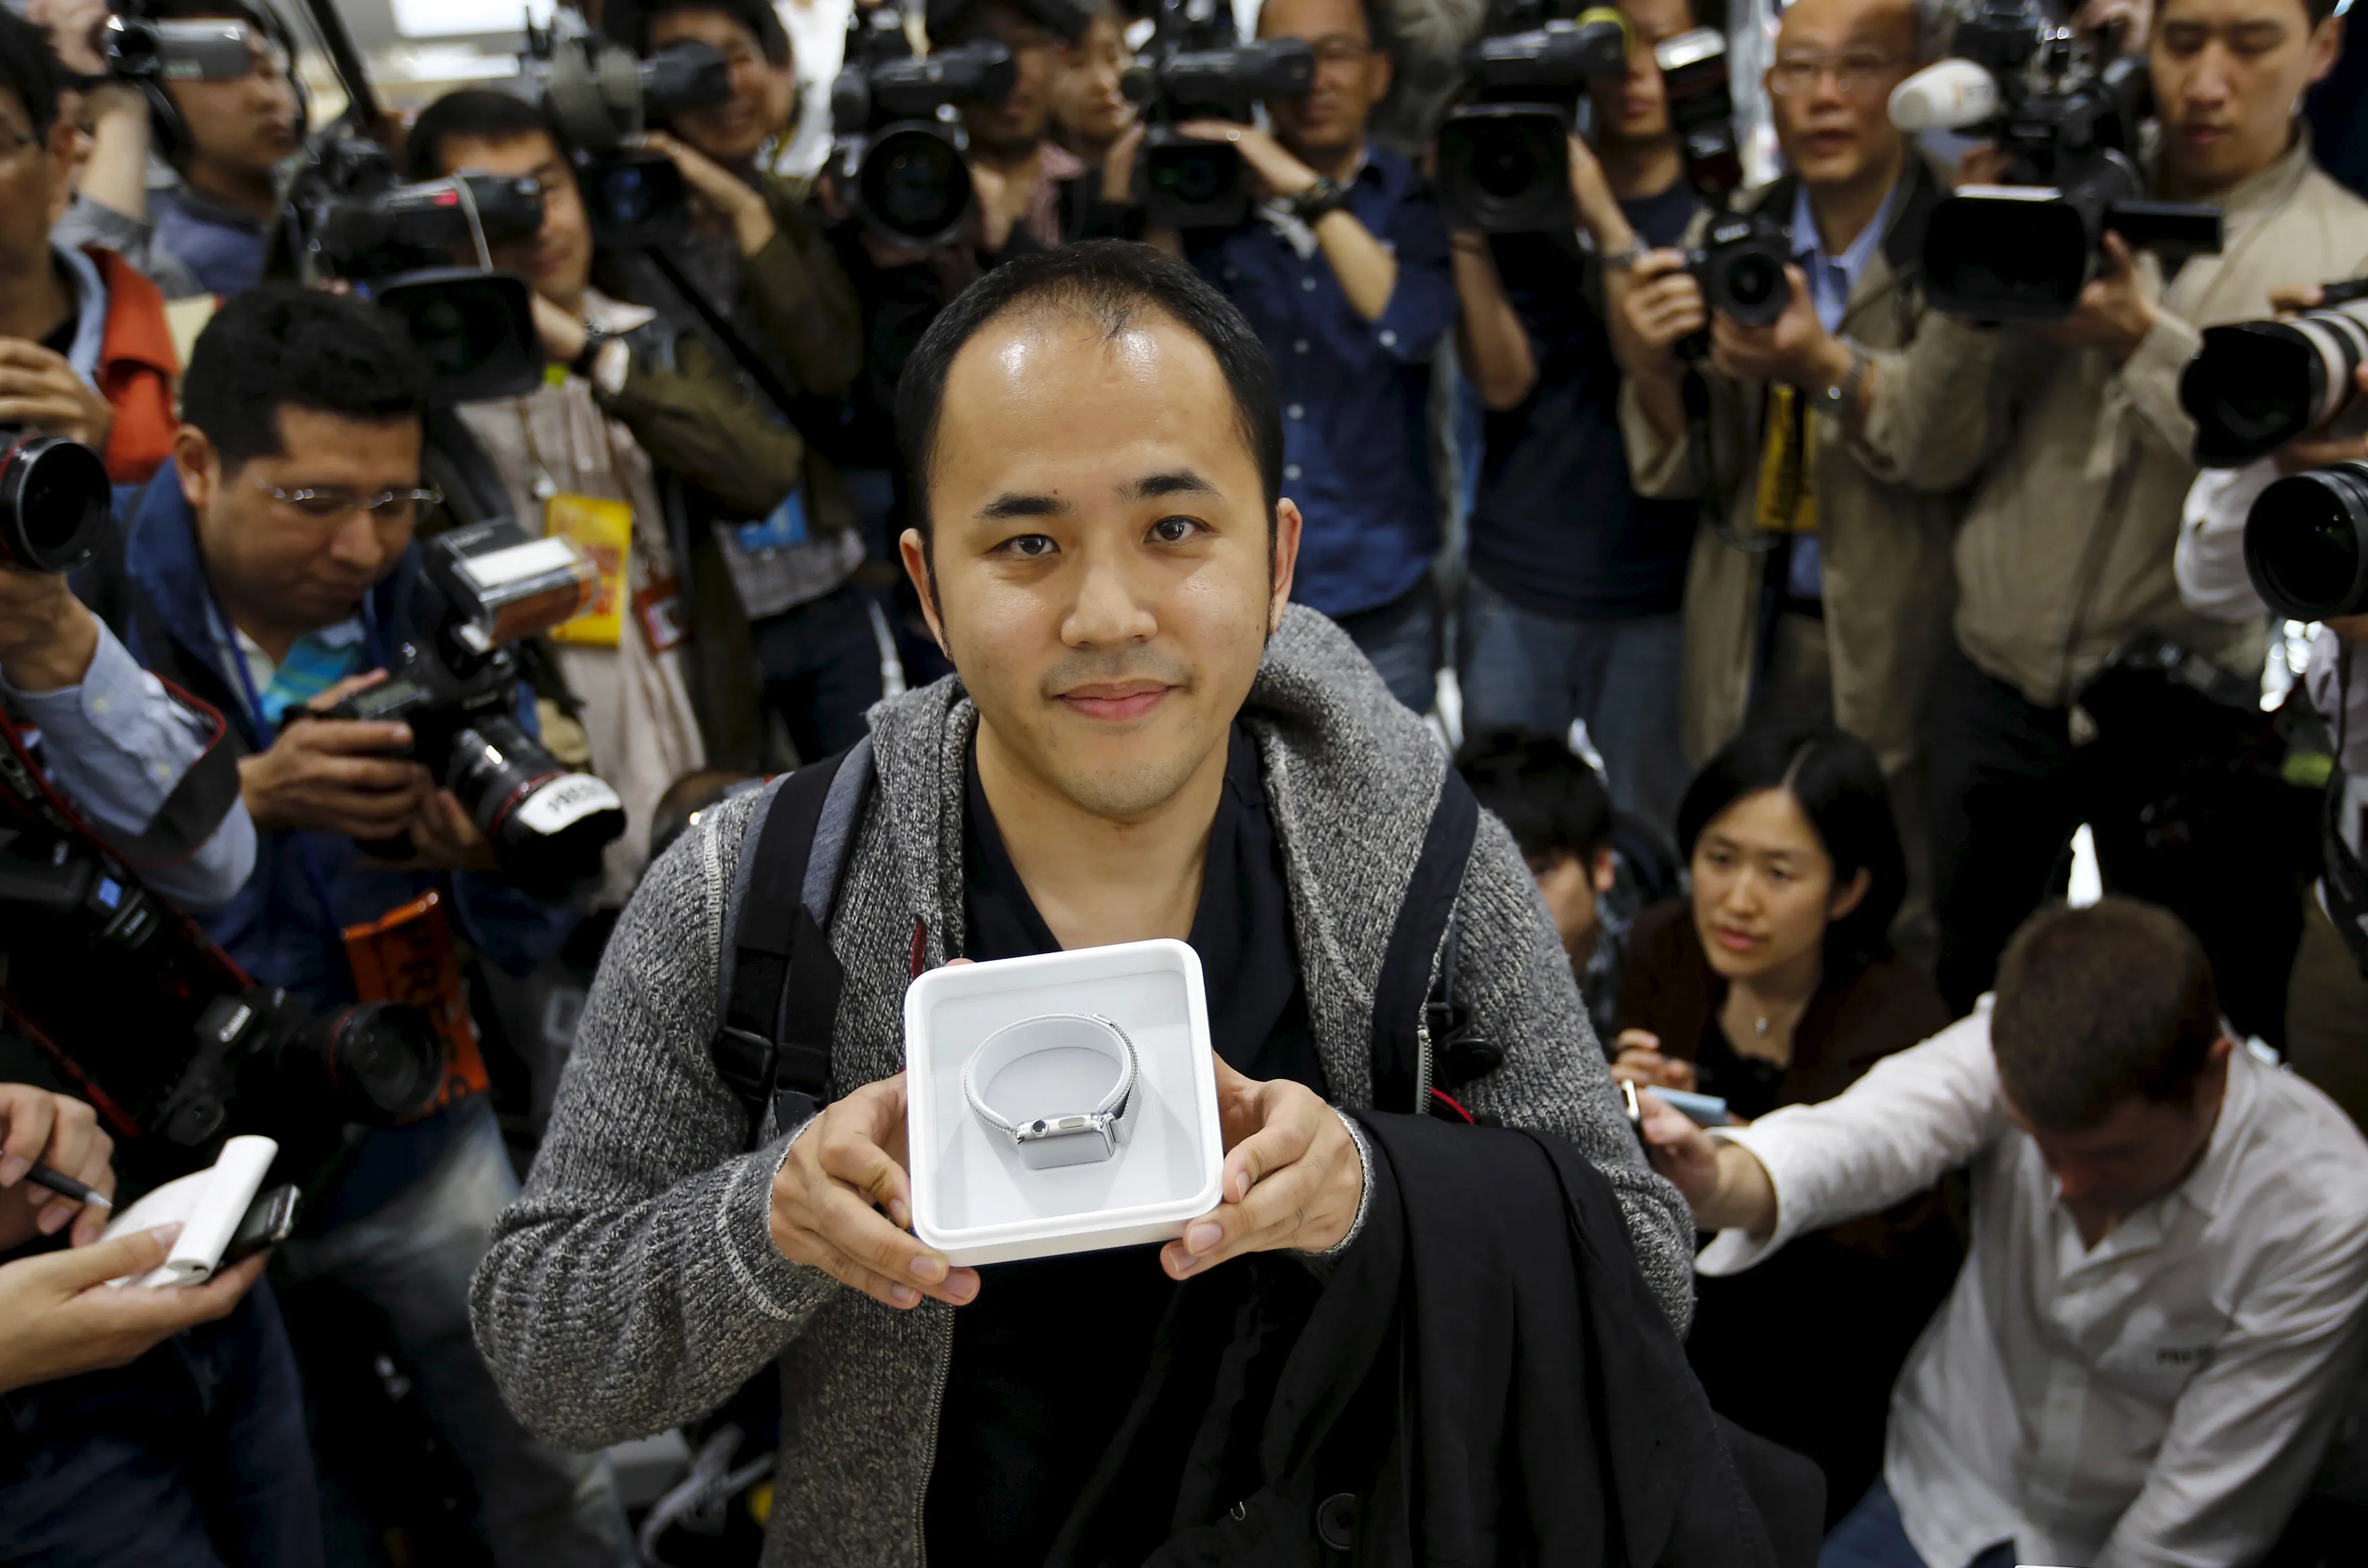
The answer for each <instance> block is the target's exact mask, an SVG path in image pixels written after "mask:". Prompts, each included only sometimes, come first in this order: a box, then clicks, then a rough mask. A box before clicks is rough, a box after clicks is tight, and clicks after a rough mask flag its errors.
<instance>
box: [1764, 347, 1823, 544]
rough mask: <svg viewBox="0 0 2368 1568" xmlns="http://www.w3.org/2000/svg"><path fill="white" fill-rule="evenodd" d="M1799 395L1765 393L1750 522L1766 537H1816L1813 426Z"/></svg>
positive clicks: (1776, 389)
mask: <svg viewBox="0 0 2368 1568" xmlns="http://www.w3.org/2000/svg"><path fill="white" fill-rule="evenodd" d="M1807 414H1808V409H1807V405H1806V404H1805V403H1804V402H1803V400H1802V397H1801V394H1800V392H1799V391H1798V390H1797V389H1795V388H1793V387H1788V386H1786V385H1784V384H1783V383H1782V382H1781V381H1780V382H1778V383H1777V384H1776V385H1774V386H1771V387H1770V388H1769V389H1768V439H1767V442H1766V444H1765V446H1764V448H1763V449H1762V450H1761V451H1760V454H1759V505H1758V506H1757V507H1756V508H1754V517H1753V520H1754V521H1756V522H1757V523H1758V524H1759V526H1760V527H1761V528H1765V529H1766V530H1768V531H1769V532H1770V533H1780V534H1813V533H1816V531H1817V480H1816V473H1817V422H1816V420H1814V419H1811V418H1809V417H1807Z"/></svg>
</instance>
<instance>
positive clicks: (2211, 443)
mask: <svg viewBox="0 0 2368 1568" xmlns="http://www.w3.org/2000/svg"><path fill="white" fill-rule="evenodd" d="M2320 296H2321V297H2320V301H2319V304H2318V308H2317V309H2316V310H2312V311H2305V312H2303V313H2302V314H2301V315H2298V316H2296V317H2294V319H2293V320H2291V321H2248V322H2237V323H2234V324H2229V325H2226V326H2207V327H2205V328H2204V329H2203V347H2202V348H2201V349H2200V350H2198V351H2197V353H2196V356H2195V358H2193V359H2192V360H2190V361H2188V365H2187V369H2185V370H2184V371H2183V372H2181V373H2180V379H2179V402H2180V406H2181V407H2183V408H2184V409H2186V410H2187V415H2188V417H2189V418H2191V419H2192V420H2194V421H2195V460H2196V462H2197V464H2198V465H2200V466H2202V467H2203V468H2237V467H2240V466H2242V465H2243V464H2246V463H2248V462H2251V461H2253V460H2255V459H2257V458H2265V457H2267V456H2269V455H2270V454H2271V452H2273V451H2276V450H2277V449H2279V448H2280V447H2283V446H2284V445H2285V444H2286V443H2287V442H2289V441H2291V440H2293V439H2294V438H2295V437H2298V436H2304V435H2307V434H2309V433H2310V432H2312V431H2314V430H2324V431H2326V432H2328V434H2329V435H2332V436H2342V435H2354V436H2356V435H2361V434H2368V408H2363V407H2362V406H2360V405H2359V404H2357V403H2355V402H2354V398H2355V394H2356V393H2357V392H2358V390H2359V389H2358V384H2357V383H2356V382H2355V381H2353V379H2352V376H2353V372H2355V371H2356V370H2358V369H2360V366H2361V363H2362V361H2363V360H2368V278H2361V279H2354V280H2353V281H2351V282H2348V283H2329V284H2328V285H2327V286H2326V287H2325V288H2324V289H2323V290H2320Z"/></svg>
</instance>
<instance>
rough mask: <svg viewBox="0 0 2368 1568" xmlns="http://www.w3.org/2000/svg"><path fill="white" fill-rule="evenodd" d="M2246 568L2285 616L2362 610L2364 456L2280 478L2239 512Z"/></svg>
mask: <svg viewBox="0 0 2368 1568" xmlns="http://www.w3.org/2000/svg"><path fill="white" fill-rule="evenodd" d="M2245 570H2246V571H2247V572H2248V573H2249V574H2251V576H2252V579H2253V587H2254V590H2255V591H2256V592H2258V593H2259V594H2260V596H2261V598H2262V599H2263V601H2264V602H2266V603H2267V604H2268V605H2269V607H2270V608H2271V610H2273V611H2275V612H2276V613H2277V614H2278V615H2280V616H2282V617H2283V618H2285V619H2289V620H2326V619H2329V618H2331V617H2334V616H2339V615H2358V614H2360V613H2361V612H2362V611H2363V610H2368V463H2358V462H2347V463H2338V464H2336V465H2335V466H2334V467H2332V468H2323V469H2317V470H2315V471H2313V472H2309V473H2298V474H2294V476H2292V477H2291V478H2287V479H2281V480H2279V481H2278V482H2277V483H2274V484H2272V485H2271V486H2270V487H2269V488H2268V489H2266V490H2264V491H2262V492H2261V494H2260V499H2258V500H2256V501H2255V502H2254V503H2253V509H2252V511H2251V513H2250V514H2248V516H2247V517H2246V518H2245Z"/></svg>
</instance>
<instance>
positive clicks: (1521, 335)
mask: <svg viewBox="0 0 2368 1568" xmlns="http://www.w3.org/2000/svg"><path fill="white" fill-rule="evenodd" d="M1622 10H1623V11H1624V12H1625V13H1626V15H1627V17H1628V20H1629V23H1630V26H1631V28H1633V35H1632V38H1631V41H1630V44H1629V49H1628V70H1627V74H1625V75H1623V76H1620V77H1615V78H1608V79H1603V80H1600V81H1596V82H1593V83H1591V84H1590V92H1591V94H1592V97H1593V99H1594V104H1595V114H1596V124H1597V126H1598V127H1599V130H1598V132H1597V145H1596V148H1595V149H1593V150H1590V149H1588V146H1587V145H1586V144H1585V143H1584V142H1577V141H1576V140H1574V141H1573V142H1572V145H1571V153H1570V157H1571V192H1572V195H1573V196H1574V197H1575V198H1576V199H1577V207H1578V215H1579V222H1580V224H1581V225H1582V226H1583V227H1584V229H1585V230H1586V233H1587V237H1588V240H1589V241H1590V242H1591V243H1592V244H1593V247H1594V253H1595V256H1597V257H1599V258H1601V259H1600V262H1599V264H1598V269H1596V270H1590V268H1589V266H1588V253H1587V252H1586V251H1584V250H1582V249H1581V248H1580V247H1579V244H1578V241H1577V236H1576V235H1574V234H1572V233H1569V232H1568V231H1566V230H1565V231H1561V232H1556V233H1515V234H1493V235H1482V234H1479V233H1457V234H1455V235H1453V236H1452V240H1451V244H1452V245H1453V247H1454V260H1455V287H1456V293H1457V296H1458V298H1459V299H1460V300H1461V301H1462V304H1463V313H1462V316H1461V318H1460V319H1459V320H1458V322H1457V324H1456V346H1457V351H1458V354H1459V357H1460V358H1461V360H1462V363H1463V373H1464V375H1465V376H1466V377H1467V378H1468V379H1469V380H1470V381H1471V383H1472V387H1473V390H1474V391H1475V392H1478V393H1479V395H1480V399H1481V402H1482V403H1484V404H1486V407H1487V410H1488V415H1487V423H1486V449H1485V451H1484V453H1483V456H1482V459H1481V465H1480V484H1479V490H1478V493H1477V494H1476V497H1475V499H1474V503H1473V507H1472V523H1471V540H1472V544H1471V553H1472V562H1471V565H1472V571H1471V576H1470V579H1469V580H1468V581H1467V583H1466V585H1465V592H1464V604H1463V635H1462V638H1461V642H1462V644H1463V646H1462V648H1461V650H1460V653H1459V658H1458V661H1457V670H1456V674H1457V678H1458V680H1459V682H1460V683H1461V687H1462V690H1463V724H1464V728H1465V730H1466V731H1467V732H1468V733H1477V732H1478V731H1480V730H1483V729H1486V728H1489V727H1492V726H1497V725H1507V726H1512V727H1516V728H1521V729H1527V730H1531V731H1533V732H1535V733H1540V734H1561V733H1565V732H1567V731H1568V730H1569V728H1570V725H1571V721H1572V720H1574V719H1583V720H1585V721H1586V722H1587V733H1588V740H1589V741H1590V742H1591V743H1592V744H1594V746H1595V748H1596V750H1597V751H1599V752H1600V753H1601V754H1602V756H1603V765H1604V770H1605V772H1606V773H1607V774H1608V775H1609V777H1610V779H1611V798H1612V801H1614V802H1615V803H1616V804H1617V805H1618V806H1619V807H1620V808H1621V809H1622V811H1628V812H1638V813H1641V814H1642V815H1644V816H1645V817H1646V818H1647V819H1648V820H1649V821H1651V822H1652V824H1654V826H1655V827H1656V828H1657V829H1659V831H1660V832H1661V833H1662V834H1663V835H1667V834H1668V832H1669V831H1670V829H1671V824H1672V823H1673V822H1674V820H1675V817H1676V813H1677V803H1678V795H1679V791H1680V790H1683V789H1684V788H1685V779H1686V773H1685V759H1684V757H1683V756H1682V755H1681V754H1680V752H1679V746H1678V691H1679V656H1680V653H1681V652H1682V649H1683V639H1684V629H1683V625H1682V622H1681V621H1680V619H1679V605H1680V602H1681V599H1682V597H1683V595H1684V592H1685V575H1686V557H1687V554H1688V552H1689V551H1690V550H1691V549H1692V548H1693V536H1694V515H1695V512H1696V510H1697V508H1696V507H1695V506H1693V505H1692V504H1691V503H1690V502H1685V501H1670V500H1648V499H1645V498H1642V497H1640V496H1638V495H1637V494H1636V493H1635V490H1634V485H1633V484H1632V483H1631V482H1630V478H1629V472H1628V457H1627V453H1626V451H1625V450H1624V449H1622V445H1621V437H1620V412H1619V401H1620V375H1619V370H1618V369H1617V367H1616V365H1615V364H1614V363H1613V359H1612V349H1611V339H1610V337H1609V335H1607V333H1606V324H1605V322H1604V319H1603V314H1602V301H1603V292H1604V286H1605V281H1606V279H1605V275H1604V273H1603V272H1602V271H1601V270H1600V268H1602V267H1626V266H1628V265H1630V264H1631V263H1632V262H1633V260H1634V257H1635V255H1636V254H1637V252H1638V250H1639V249H1641V248H1643V247H1645V246H1665V245H1673V244H1677V243H1678V242H1679V238H1680V237H1681V236H1682V235H1683V234H1684V233H1685V232H1686V229H1687V226H1688V225H1689V224H1690V223H1691V222H1692V221H1693V218H1694V214H1695V213H1696V212H1697V211H1699V210H1701V203H1700V202H1699V201H1698V200H1697V199H1695V197H1694V194H1693V191H1692V190H1691V187H1689V186H1688V185H1687V184H1686V181H1685V163H1684V159H1683V157H1682V155H1681V154H1680V153H1679V145H1678V138H1677V136H1676V134H1675V132H1674V131H1672V130H1671V128H1670V124H1669V107H1668V94H1667V92H1666V90H1665V89H1664V87H1663V85H1662V82H1661V68H1660V65H1659V63H1658V62H1656V60H1655V58H1654V53H1653V47H1654V45H1656V44H1657V43H1659V42H1660V41H1662V40H1664V39H1669V38H1674V37H1677V36H1678V35H1679V34H1680V33H1684V32H1688V31H1690V30H1691V29H1692V28H1693V27H1694V17H1693V11H1692V8H1691V6H1689V5H1688V4H1687V0H1628V3H1627V4H1626V5H1625V6H1622Z"/></svg>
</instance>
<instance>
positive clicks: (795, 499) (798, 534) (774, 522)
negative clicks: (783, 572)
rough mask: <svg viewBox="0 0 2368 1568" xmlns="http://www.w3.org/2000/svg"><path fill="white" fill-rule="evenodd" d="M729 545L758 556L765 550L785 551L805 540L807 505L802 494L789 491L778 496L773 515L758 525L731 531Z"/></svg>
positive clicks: (746, 553) (746, 524) (741, 526)
mask: <svg viewBox="0 0 2368 1568" xmlns="http://www.w3.org/2000/svg"><path fill="white" fill-rule="evenodd" d="M732 531H733V536H734V537H733V540H732V542H733V543H734V544H736V545H738V546H739V547H740V552H741V553H742V554H743V555H759V554H762V553H764V552H765V551H772V550H787V549H789V548H790V546H791V545H793V544H803V543H805V541H806V503H805V496H804V494H803V492H801V491H796V490H792V491H791V492H790V493H789V494H787V495H784V496H782V497H781V504H780V506H776V507H774V508H773V513H772V516H770V517H767V518H766V519H765V520H764V521H763V522H761V523H743V524H741V525H740V526H739V527H738V528H734V529H733V530H732Z"/></svg>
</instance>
